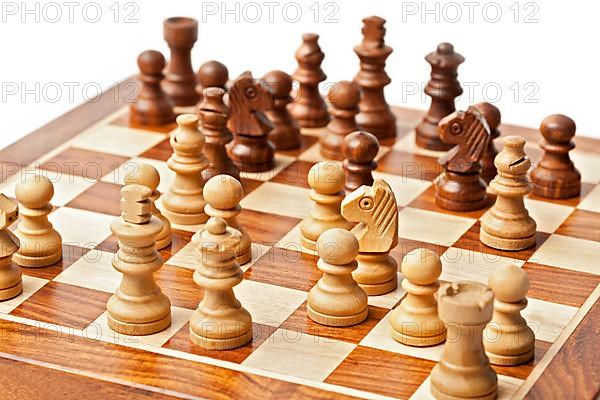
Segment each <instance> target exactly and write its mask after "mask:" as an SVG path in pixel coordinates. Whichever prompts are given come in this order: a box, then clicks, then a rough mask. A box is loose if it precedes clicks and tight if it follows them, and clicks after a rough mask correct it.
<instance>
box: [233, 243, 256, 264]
mask: <svg viewBox="0 0 600 400" xmlns="http://www.w3.org/2000/svg"><path fill="white" fill-rule="evenodd" d="M235 260H236V261H237V263H238V265H244V264H246V263H249V262H250V260H252V247H248V248H247V249H246V250H245V251H244V252H243V253H240V254H238V255H237V256H236V257H235Z"/></svg>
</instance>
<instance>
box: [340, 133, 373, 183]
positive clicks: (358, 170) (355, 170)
mask: <svg viewBox="0 0 600 400" xmlns="http://www.w3.org/2000/svg"><path fill="white" fill-rule="evenodd" d="M378 152H379V141H378V140H377V138H376V137H375V136H374V135H371V134H370V133H369V132H364V131H356V132H353V133H351V134H349V135H348V136H346V137H345V138H344V143H343V145H342V153H343V154H344V161H343V162H342V166H343V167H344V172H345V173H346V185H345V187H344V189H345V191H346V194H348V193H352V192H354V191H355V190H356V189H358V188H359V187H361V186H362V185H366V186H371V185H372V184H373V173H372V172H373V170H374V169H375V168H377V161H375V157H376V156H377V153H378Z"/></svg>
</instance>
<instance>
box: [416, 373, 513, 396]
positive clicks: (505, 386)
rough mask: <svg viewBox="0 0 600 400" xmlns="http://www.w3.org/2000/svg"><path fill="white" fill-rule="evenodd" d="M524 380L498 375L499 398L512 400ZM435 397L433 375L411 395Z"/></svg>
mask: <svg viewBox="0 0 600 400" xmlns="http://www.w3.org/2000/svg"><path fill="white" fill-rule="evenodd" d="M523 382H524V381H523V380H522V379H518V378H513V377H512V376H507V375H498V397H497V400H511V399H512V398H513V396H514V394H515V393H516V392H517V390H518V389H519V387H521V385H522V384H523ZM433 398H434V397H433V396H432V395H431V376H428V377H427V379H425V380H424V381H423V383H422V384H421V386H419V388H418V389H417V390H416V391H415V392H414V393H413V394H412V396H410V400H433Z"/></svg>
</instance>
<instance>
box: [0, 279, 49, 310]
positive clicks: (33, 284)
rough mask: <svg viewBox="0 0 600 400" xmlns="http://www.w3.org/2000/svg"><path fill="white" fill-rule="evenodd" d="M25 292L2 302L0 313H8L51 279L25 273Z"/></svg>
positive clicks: (0, 303)
mask: <svg viewBox="0 0 600 400" xmlns="http://www.w3.org/2000/svg"><path fill="white" fill-rule="evenodd" d="M22 279H23V292H21V294H20V295H18V296H17V297H15V298H12V299H10V300H6V301H3V302H0V313H4V314H8V313H10V312H11V311H12V310H14V309H15V308H17V307H19V306H20V305H21V304H23V303H24V302H25V301H26V300H27V299H28V298H30V297H31V295H32V294H34V293H35V292H37V291H38V290H40V289H41V288H42V287H43V286H44V285H45V284H46V283H48V282H49V281H48V280H47V279H42V278H36V277H34V276H29V275H23V278H22Z"/></svg>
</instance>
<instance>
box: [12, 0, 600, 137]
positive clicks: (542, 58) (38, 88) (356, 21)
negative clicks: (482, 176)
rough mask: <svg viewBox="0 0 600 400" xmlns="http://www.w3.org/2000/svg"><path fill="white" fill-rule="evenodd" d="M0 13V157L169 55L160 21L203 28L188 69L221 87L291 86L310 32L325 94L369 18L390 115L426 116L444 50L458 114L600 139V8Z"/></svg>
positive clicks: (347, 64)
mask: <svg viewBox="0 0 600 400" xmlns="http://www.w3.org/2000/svg"><path fill="white" fill-rule="evenodd" d="M27 10H29V11H27ZM226 10H229V11H230V12H229V13H227V12H226ZM269 10H272V13H271V15H270V11H269ZM317 10H318V11H319V12H318V13H317V12H316V11H317ZM427 10H429V13H428V12H427ZM98 11H99V12H100V14H101V15H98ZM117 11H118V12H117ZM1 12H2V15H1V16H0V18H1V19H2V21H1V23H0V37H2V40H1V41H0V48H1V54H2V62H1V63H0V81H1V82H2V87H1V88H0V89H1V107H2V109H1V110H0V116H1V118H2V124H1V129H2V131H1V133H0V147H4V146H6V145H7V144H10V143H11V142H13V141H15V140H17V139H19V138H20V137H22V136H24V135H25V134H27V133H28V132H30V131H31V130H33V129H35V128H37V127H39V126H41V125H43V124H44V123H46V122H48V121H50V120H52V119H54V118H56V117H58V116H59V115H61V114H63V113H64V112H66V111H68V110H69V109H71V108H73V107H75V106H76V105H78V104H80V103H81V102H83V101H85V100H86V99H89V98H91V97H93V96H94V95H95V94H96V91H97V88H108V87H110V86H111V85H113V84H115V83H116V82H118V81H119V80H121V79H122V78H124V77H126V76H129V75H131V74H134V73H136V72H137V66H136V57H137V55H138V53H139V52H140V51H142V50H145V49H150V48H153V49H157V50H160V51H162V52H163V53H164V54H165V55H167V47H166V45H165V43H164V41H163V38H162V20H163V19H164V18H166V17H169V16H177V15H185V16H193V17H195V18H197V19H198V20H200V33H199V36H200V38H199V40H198V42H197V44H196V47H195V48H194V52H193V61H194V68H195V69H196V68H197V67H198V66H199V65H200V64H201V63H202V62H204V61H206V60H209V59H217V60H220V61H222V62H223V63H225V64H226V65H227V66H228V67H229V69H230V74H231V75H232V76H237V74H239V73H241V72H243V71H244V70H251V71H252V72H253V74H254V75H255V76H257V77H258V76H261V75H263V74H264V73H265V72H267V71H268V70H271V69H282V70H285V71H287V72H289V73H291V72H293V70H294V68H295V66H296V62H295V59H294V51H295V50H296V48H297V47H298V46H299V44H300V35H301V33H303V32H311V31H313V32H316V33H319V34H320V35H321V39H320V44H321V47H322V49H323V51H324V52H325V54H326V57H325V61H324V63H323V69H324V71H325V72H326V73H327V75H328V79H327V82H335V81H338V80H342V79H351V78H352V77H353V76H354V74H355V73H356V71H357V68H358V60H357V57H356V55H355V54H354V52H353V51H352V48H353V47H354V46H355V45H356V44H358V43H359V42H360V40H361V26H362V23H361V19H362V18H363V17H365V16H369V15H373V14H376V15H379V16H382V17H384V18H386V19H387V21H388V22H387V35H386V41H387V43H388V44H389V45H390V46H392V47H393V48H394V53H393V54H392V55H391V56H390V58H389V61H388V66H387V72H388V74H389V75H390V76H391V77H392V80H393V81H392V83H391V84H390V85H389V86H388V87H387V89H386V96H387V98H388V101H389V102H390V103H391V104H402V103H404V104H405V105H406V106H410V107H415V108H422V109H426V108H427V107H428V104H429V103H428V99H427V98H425V97H423V96H422V95H421V94H420V92H421V89H419V90H418V92H419V93H418V94H414V91H415V88H416V87H422V85H423V84H424V83H425V82H426V81H427V79H428V77H429V66H428V65H427V64H426V62H425V61H424V59H423V57H424V56H425V55H426V54H427V53H428V52H430V51H432V50H434V49H435V47H436V45H437V44H438V43H439V42H441V41H449V42H452V43H453V44H454V46H455V49H456V50H457V51H458V52H460V53H461V54H462V55H464V56H465V57H466V59H467V61H466V62H465V63H464V64H463V65H462V66H461V67H460V69H459V79H460V80H461V82H462V83H463V87H464V88H465V94H464V95H463V96H462V97H461V98H460V99H459V101H458V107H459V108H465V107H466V106H467V105H468V104H469V103H472V102H477V101H481V100H488V101H492V102H494V103H495V104H497V105H498V106H499V107H500V109H501V111H502V113H503V120H504V122H509V123H517V124H522V125H526V126H531V127H537V126H539V123H540V121H541V119H542V118H543V117H544V116H546V115H548V114H551V113H559V112H560V113H563V114H566V115H569V116H571V117H572V118H574V119H575V121H576V122H577V125H578V134H580V135H586V136H594V137H600V124H599V123H598V110H597V109H598V103H599V99H598V97H597V94H598V93H599V92H600V90H599V89H600V80H599V77H598V69H599V68H600V65H599V62H598V61H599V60H600V57H599V56H598V53H599V52H600V50H599V49H598V39H599V38H600V34H599V33H600V28H599V23H598V20H597V18H598V15H599V13H600V5H599V2H592V1H585V2H584V1H583V0H571V1H568V2H567V1H544V2H541V0H537V1H533V2H529V1H527V0H522V1H513V0H508V1H502V0H498V1H497V2H493V1H472V2H468V1H467V2H463V1H457V2H435V1H427V2H421V1H414V2H412V1H404V2H399V1H391V0H386V1H383V0H368V1H341V0H336V1H334V2H330V1H328V0H318V1H316V0H308V1H305V0H296V1H285V0H281V1H272V2H263V1H261V0H259V1H257V2H235V1H226V2H222V1H215V2H210V1H204V2H201V1H189V0H188V1H178V0H169V1H156V2H150V1H143V2H142V1H140V0H136V1H134V2H129V1H127V0H119V1H118V2H116V1H114V0H108V1H103V0H98V1H96V2H87V1H81V2H77V1H73V2H70V3H67V2H62V1H58V2H35V1H27V2H25V3H22V2H20V1H18V2H11V1H4V2H3V3H2V10H1ZM258 12H259V13H260V16H259V15H258ZM498 12H500V14H499V13H498ZM59 13H60V15H59ZM459 14H460V15H459ZM236 19H237V21H236ZM94 20H97V22H93V21H94ZM53 21H54V22H53ZM69 87H71V88H72V89H71V90H70V89H69ZM84 88H87V93H86V92H85V91H84ZM468 88H471V89H470V90H469V89H468ZM57 89H60V90H57ZM498 89H500V91H501V93H499V92H498ZM59 91H60V93H59Z"/></svg>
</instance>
